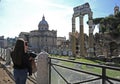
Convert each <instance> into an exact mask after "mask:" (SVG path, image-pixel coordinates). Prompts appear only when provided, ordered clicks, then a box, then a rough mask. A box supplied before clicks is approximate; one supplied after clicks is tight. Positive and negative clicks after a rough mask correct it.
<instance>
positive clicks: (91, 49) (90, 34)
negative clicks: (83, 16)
mask: <svg viewBox="0 0 120 84" xmlns="http://www.w3.org/2000/svg"><path fill="white" fill-rule="evenodd" d="M92 14H93V13H92V12H90V13H89V14H88V15H89V53H88V56H94V48H93V47H94V39H93V30H94V26H93V20H92Z"/></svg>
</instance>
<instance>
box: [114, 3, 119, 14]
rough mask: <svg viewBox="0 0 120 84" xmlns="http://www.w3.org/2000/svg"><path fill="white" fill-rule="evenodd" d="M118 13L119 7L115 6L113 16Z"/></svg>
mask: <svg viewBox="0 0 120 84" xmlns="http://www.w3.org/2000/svg"><path fill="white" fill-rule="evenodd" d="M118 12H119V6H117V5H116V6H115V7H114V15H116V14H117V13H118Z"/></svg>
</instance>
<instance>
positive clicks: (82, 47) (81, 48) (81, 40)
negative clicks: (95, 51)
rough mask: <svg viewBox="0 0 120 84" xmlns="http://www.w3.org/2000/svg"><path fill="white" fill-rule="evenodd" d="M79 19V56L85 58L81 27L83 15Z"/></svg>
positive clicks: (82, 29) (82, 28)
mask: <svg viewBox="0 0 120 84" xmlns="http://www.w3.org/2000/svg"><path fill="white" fill-rule="evenodd" d="M79 19H80V39H79V43H80V56H85V48H84V26H83V15H80V16H79Z"/></svg>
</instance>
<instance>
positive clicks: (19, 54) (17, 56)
mask: <svg viewBox="0 0 120 84" xmlns="http://www.w3.org/2000/svg"><path fill="white" fill-rule="evenodd" d="M24 46H25V41H24V40H23V39H18V40H17V41H16V44H15V48H14V50H13V54H12V60H13V63H14V64H16V65H21V63H22V59H23V55H24V54H25V48H24Z"/></svg>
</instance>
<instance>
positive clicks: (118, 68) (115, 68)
mask: <svg viewBox="0 0 120 84" xmlns="http://www.w3.org/2000/svg"><path fill="white" fill-rule="evenodd" d="M50 59H55V60H60V61H66V62H71V63H76V64H83V65H89V66H94V67H99V68H107V69H112V70H117V71H118V70H120V67H113V66H106V65H98V64H88V63H83V62H75V61H71V60H65V59H60V58H53V57H50Z"/></svg>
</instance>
